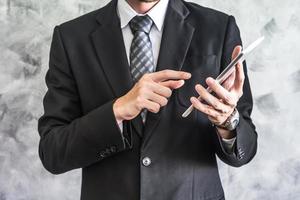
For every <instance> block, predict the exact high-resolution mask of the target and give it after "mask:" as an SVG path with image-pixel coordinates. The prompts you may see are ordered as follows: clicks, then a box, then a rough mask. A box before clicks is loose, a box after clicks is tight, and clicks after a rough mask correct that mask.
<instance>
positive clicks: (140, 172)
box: [38, 0, 257, 200]
mask: <svg viewBox="0 0 300 200" xmlns="http://www.w3.org/2000/svg"><path fill="white" fill-rule="evenodd" d="M116 3H117V1H116V0H113V1H111V2H110V3H109V4H108V5H107V6H105V7H103V8H101V9H99V10H96V11H94V12H91V13H89V14H86V15H84V16H81V17H79V18H77V19H74V20H72V21H69V22H66V23H64V24H61V25H60V26H57V27H55V29H54V34H53V40H52V45H51V52H50V65H49V71H48V73H47V75H46V83H47V86H48V91H47V93H46V95H45V98H44V109H45V113H44V115H43V116H42V117H41V118H40V119H39V124H38V128H39V133H40V136H41V139H40V146H39V155H40V158H41V160H42V163H43V165H44V166H45V168H46V169H47V170H49V171H50V172H52V173H54V174H59V173H64V172H67V171H69V170H72V169H76V168H82V192H81V199H82V200H99V199H104V200H119V199H122V200H137V199H142V200H183V199H184V200H200V199H201V200H204V199H210V200H211V199H223V198H224V194H223V189H222V186H221V182H220V178H219V174H218V167H217V162H216V154H217V155H218V156H219V158H220V159H221V160H222V161H224V162H225V163H227V164H229V165H231V166H235V167H238V166H242V165H244V164H246V163H248V162H249V161H250V160H251V159H252V158H253V156H254V155H255V153H256V148H257V134H256V132H255V127H254V125H253V124H252V122H251V118H250V114H251V110H252V96H251V91H250V86H249V81H248V78H247V74H246V80H245V85H244V95H243V96H242V98H241V99H240V101H239V102H238V110H239V112H240V114H241V118H240V123H239V125H238V127H237V128H236V135H237V140H236V143H235V147H234V152H233V153H228V152H226V151H225V149H224V147H223V143H222V142H221V140H220V137H219V136H218V134H217V133H216V130H215V128H214V127H213V126H212V125H211V123H210V122H209V120H208V119H207V117H206V116H205V115H204V114H202V113H200V112H197V111H193V112H192V114H191V115H190V116H189V117H188V118H182V117H181V114H182V113H183V112H184V111H185V110H186V109H187V107H188V106H189V105H190V101H189V98H190V96H192V95H194V94H195V90H194V86H195V84H196V83H200V84H202V85H205V78H207V77H208V76H212V77H216V76H217V75H218V74H219V73H220V71H221V70H222V67H224V66H226V65H227V64H228V63H229V61H230V59H231V53H232V50H233V48H234V47H235V46H236V45H238V44H241V39H240V33H239V29H238V27H237V25H236V23H235V20H234V18H233V17H232V16H228V15H226V14H223V13H221V12H217V11H214V10H211V9H208V8H204V7H201V6H199V5H196V4H193V3H186V2H184V1H182V0H170V3H169V6H168V10H167V14H166V18H165V23H164V30H163V37H162V43H161V49H160V54H159V59H158V65H157V71H159V70H164V69H173V70H183V71H188V72H191V73H192V78H191V79H190V80H188V81H186V84H185V85H184V86H183V87H182V88H181V89H179V90H176V91H174V92H173V94H172V96H171V98H170V100H169V102H168V105H167V106H165V107H163V108H162V109H161V110H160V112H159V113H157V114H154V113H150V112H149V113H148V116H147V121H146V124H145V127H143V124H142V121H141V117H137V118H135V119H133V120H130V121H125V122H124V123H123V127H124V133H123V134H122V133H121V132H120V130H119V127H118V125H117V123H116V120H115V117H114V114H113V110H112V105H113V102H114V101H115V99H116V98H118V97H120V96H122V95H124V94H126V92H128V91H129V90H130V89H131V88H132V87H133V81H132V79H131V75H130V71H129V65H128V61H127V58H126V53H125V48H124V43H123V38H122V32H121V28H120V22H119V18H118V16H117V14H116ZM245 72H246V66H245ZM144 157H149V158H150V159H151V161H152V162H151V164H150V165H149V166H147V167H146V166H144V165H143V164H142V159H143V158H144Z"/></svg>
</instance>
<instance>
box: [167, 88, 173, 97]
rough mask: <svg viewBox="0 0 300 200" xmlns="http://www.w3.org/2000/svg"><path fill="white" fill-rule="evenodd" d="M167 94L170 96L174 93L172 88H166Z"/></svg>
mask: <svg viewBox="0 0 300 200" xmlns="http://www.w3.org/2000/svg"><path fill="white" fill-rule="evenodd" d="M166 94H167V97H170V96H171V95H172V90H171V89H169V88H168V89H167V90H166Z"/></svg>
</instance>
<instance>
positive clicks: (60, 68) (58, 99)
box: [38, 27, 128, 174]
mask: <svg viewBox="0 0 300 200" xmlns="http://www.w3.org/2000/svg"><path fill="white" fill-rule="evenodd" d="M46 84H47V87H48V91H47V93H46V95H45V97H44V101H43V104H44V114H43V116H42V117H41V118H40V119H39V121H38V131H39V134H40V143H39V156H40V159H41V161H42V163H43V165H44V167H45V168H46V169H47V170H48V171H50V172H51V173H53V174H59V173H64V172H66V171H69V170H72V169H76V168H82V167H85V166H88V165H91V164H93V163H95V162H99V161H101V160H102V159H104V158H106V157H109V156H111V155H114V154H116V153H118V152H121V151H124V150H126V149H128V145H126V143H125V142H124V141H125V140H124V138H123V135H122V134H121V132H120V129H119V127H118V124H117V122H116V120H115V116H114V113H113V109H112V105H113V102H114V100H111V101H108V102H106V103H104V104H103V105H101V106H99V107H97V108H95V109H94V110H92V111H90V112H89V113H88V114H86V115H83V114H82V111H81V105H80V98H79V95H78V91H77V86H76V82H75V80H74V78H73V75H72V70H71V67H70V66H69V61H68V57H67V54H66V51H65V49H64V45H63V41H62V37H61V35H60V31H59V27H55V29H54V33H53V38H52V43H51V49H50V59H49V70H48V72H47V74H46ZM124 131H125V132H126V131H127V129H126V128H125V129H124Z"/></svg>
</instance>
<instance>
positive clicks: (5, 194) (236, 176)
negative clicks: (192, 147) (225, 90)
mask: <svg viewBox="0 0 300 200" xmlns="http://www.w3.org/2000/svg"><path fill="white" fill-rule="evenodd" d="M107 2H108V1H107V0H106V1H102V0H60V1H59V0H1V1H0V200H54V199H55V200H76V199H79V195H80V170H74V171H71V172H68V173H65V174H63V175H59V176H54V175H51V174H50V173H48V172H47V171H45V170H44V169H43V167H42V165H41V162H40V161H39V158H38V155H37V147H38V140H39V136H38V133H37V119H38V118H39V116H40V115H41V114H42V112H43V110H42V97H43V95H44V94H45V91H46V87H45V84H44V76H45V72H46V70H47V68H48V54H49V45H50V42H51V36H52V32H53V27H54V26H55V25H57V24H60V23H62V22H64V21H67V20H69V19H72V18H75V17H77V16H79V15H81V14H84V13H86V12H89V11H91V10H95V9H98V8H99V7H102V6H103V5H105V4H106V3H107ZM194 2H196V3H199V4H201V5H204V6H208V7H212V8H215V9H219V10H221V11H224V12H227V13H229V14H232V15H234V16H235V17H236V19H237V23H238V24H239V26H240V29H241V33H242V37H243V40H244V44H245V46H247V44H249V43H251V42H252V41H254V40H255V39H256V38H257V37H258V36H260V35H261V34H263V35H265V36H266V38H267V39H266V41H265V42H264V44H263V45H262V47H260V49H259V50H258V51H256V52H255V53H253V55H252V56H251V57H250V58H249V59H248V67H249V76H250V81H251V85H252V90H253V95H254V102H255V107H254V111H253V118H254V122H255V123H256V125H257V129H258V133H259V149H258V153H257V156H256V157H255V159H254V160H253V161H252V162H251V163H250V164H249V165H247V166H244V167H242V168H238V169H236V168H232V167H229V166H226V165H224V164H222V163H221V162H220V163H219V164H220V173H221V177H222V181H223V184H224V189H225V193H226V197H227V199H229V200H237V199H242V200H256V199H263V200H269V199H270V200H274V199H275V200H277V199H279V200H296V199H300V148H299V144H300V132H299V129H300V109H299V100H300V98H299V97H300V59H299V57H300V53H299V52H300V37H299V36H300V17H299V13H300V3H299V2H298V1H296V0H285V1H280V0H194ZM204 181H205V180H204Z"/></svg>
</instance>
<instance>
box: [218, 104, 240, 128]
mask: <svg viewBox="0 0 300 200" xmlns="http://www.w3.org/2000/svg"><path fill="white" fill-rule="evenodd" d="M239 122H240V114H239V111H238V110H237V109H236V108H235V109H234V111H233V112H232V113H231V115H230V116H229V117H228V118H227V119H226V121H225V122H224V123H223V124H221V125H218V127H220V128H223V129H226V130H228V131H233V130H234V129H235V128H236V127H237V125H238V124H239Z"/></svg>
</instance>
